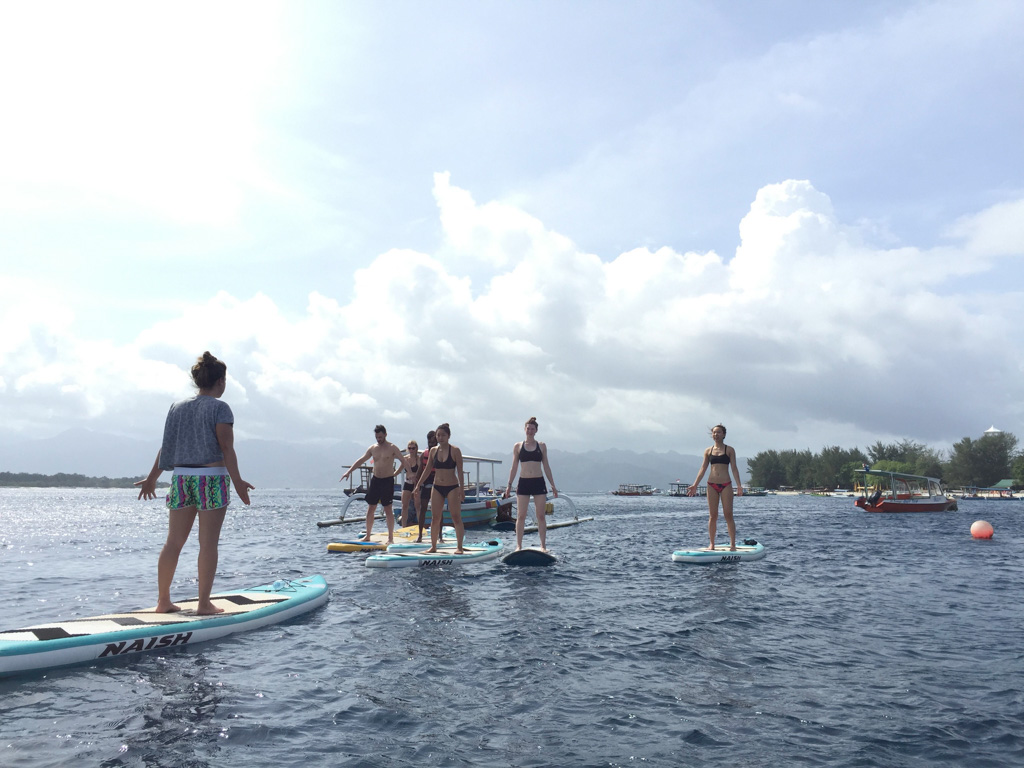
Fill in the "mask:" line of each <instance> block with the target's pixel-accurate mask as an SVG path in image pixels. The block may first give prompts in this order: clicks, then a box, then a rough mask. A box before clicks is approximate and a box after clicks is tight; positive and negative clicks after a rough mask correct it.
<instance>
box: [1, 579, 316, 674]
mask: <svg viewBox="0 0 1024 768" xmlns="http://www.w3.org/2000/svg"><path fill="white" fill-rule="evenodd" d="M327 597H328V593H327V582H326V581H325V580H324V579H323V577H322V576H310V577H307V578H303V579H295V580H292V581H287V580H278V581H276V582H274V583H273V584H268V585H264V586H261V587H252V588H249V589H244V590H240V591H238V592H221V593H218V594H215V595H213V596H212V598H211V600H212V602H213V604H214V605H216V606H217V607H218V608H221V609H223V612H222V613H217V614H209V615H199V614H197V613H196V607H197V606H198V599H196V598H193V599H191V600H180V601H178V602H177V605H178V606H180V607H181V609H182V610H180V611H175V612H173V613H157V612H156V611H155V610H154V608H147V609H142V610H135V611H124V612H121V613H107V614H102V615H100V616H88V617H83V618H69V619H61V620H59V621H54V622H49V623H46V624H35V625H32V626H28V627H22V628H19V629H10V630H3V631H0V677H2V676H4V675H8V674H15V673H18V672H26V671H36V670H41V669H49V668H52V667H59V666H66V665H69V664H76V663H80V662H84V661H91V660H94V659H100V658H105V657H113V656H119V655H123V654H127V653H135V652H138V651H149V650H159V649H166V648H170V647H174V646H179V645H186V644H192V643H197V642H202V641H205V640H212V639H215V638H217V637H223V636H225V635H230V634H234V633H236V632H243V631H246V630H249V629H256V628H257V627H261V626H265V625H267V624H274V623H277V622H280V621H285V620H286V619H289V618H291V617H292V616H297V615H299V614H301V613H305V612H306V611H309V610H312V609H313V608H316V607H317V606H319V605H322V604H323V603H324V602H326V600H327Z"/></svg>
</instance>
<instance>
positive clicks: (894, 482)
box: [853, 469, 956, 512]
mask: <svg viewBox="0 0 1024 768" xmlns="http://www.w3.org/2000/svg"><path fill="white" fill-rule="evenodd" d="M856 472H857V473H858V474H860V475H863V476H864V477H863V480H862V481H861V483H860V487H861V488H863V489H864V493H863V495H861V496H859V497H858V498H857V499H856V500H854V502H853V503H854V504H855V505H856V506H858V507H860V508H861V509H863V510H864V511H865V512H946V511H948V510H953V509H956V499H951V498H949V497H948V496H947V495H946V494H945V493H943V492H942V488H941V487H940V485H939V480H938V478H935V477H922V476H921V475H908V474H905V473H903V472H886V471H884V470H880V469H858V470H856Z"/></svg>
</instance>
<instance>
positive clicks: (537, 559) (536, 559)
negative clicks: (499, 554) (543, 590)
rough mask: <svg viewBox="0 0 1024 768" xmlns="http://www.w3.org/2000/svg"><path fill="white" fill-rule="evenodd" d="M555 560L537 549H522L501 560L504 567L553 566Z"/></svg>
mask: <svg viewBox="0 0 1024 768" xmlns="http://www.w3.org/2000/svg"><path fill="white" fill-rule="evenodd" d="M557 560H558V558H556V557H555V556H554V555H552V554H551V553H550V552H546V551H544V550H543V549H540V548H539V547H524V548H523V549H518V550H516V551H515V552H509V553H508V554H507V555H505V556H504V557H503V558H501V562H503V563H504V564H505V565H554V564H555V563H556V562H557Z"/></svg>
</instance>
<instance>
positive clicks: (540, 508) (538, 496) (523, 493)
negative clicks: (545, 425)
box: [505, 416, 558, 552]
mask: <svg viewBox="0 0 1024 768" xmlns="http://www.w3.org/2000/svg"><path fill="white" fill-rule="evenodd" d="M524 428H525V430H526V439H525V440H523V442H521V443H516V444H515V446H513V448H512V471H511V472H509V473H508V485H507V486H506V487H505V498H506V499H507V498H508V497H509V494H510V493H511V492H512V480H514V479H515V476H516V470H517V469H518V470H519V485H518V486H516V551H517V552H518V551H519V550H520V549H522V548H523V530H524V528H525V526H526V510H527V508H528V507H529V506H530V497H531V496H533V513H534V517H535V518H536V519H537V533H539V534H540V548H541V549H544V550H546V549H547V544H546V542H545V540H544V539H545V537H546V535H547V520H546V519H545V514H546V512H545V507H546V506H547V501H548V497H547V493H548V489H547V486H546V485H544V474H546V475H547V476H548V480H550V481H551V492H552V493H553V494H554V496H555V498H556V499H557V498H558V489H557V488H555V479H554V478H553V477H552V476H551V467H550V466H548V447H547V446H546V445H544V443H542V442H540V441H538V440H537V430H538V429H540V425H539V424H538V423H537V419H536V417H534V416H531V417H530V418H529V419H527V421H526V425H525V427H524ZM531 443H532V445H531ZM542 470H543V474H542Z"/></svg>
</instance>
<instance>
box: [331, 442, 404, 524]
mask: <svg viewBox="0 0 1024 768" xmlns="http://www.w3.org/2000/svg"><path fill="white" fill-rule="evenodd" d="M373 434H374V437H376V438H377V442H376V443H375V444H374V445H371V446H370V447H369V448H367V449H366V453H364V454H363V455H362V457H361V458H360V459H359V460H358V461H356V462H355V464H353V465H352V466H351V467H349V468H348V472H346V473H345V474H344V475H342V476H341V481H339V482H343V481H345V480H347V479H348V477H349V475H351V474H352V473H353V472H355V471H356V470H357V469H358V468H359V467H361V466H362V465H363V462H365V461H366V460H367V459H372V460H373V477H372V478H371V480H370V487H369V489H367V491H366V503H367V504H368V505H369V506H368V507H367V509H366V541H369V540H370V534H371V533H373V517H374V515H375V514H376V512H377V505H378V504H380V505H381V506H383V507H384V517H385V519H386V520H387V522H388V544H393V543H394V540H395V516H394V514H393V513H392V511H391V507H392V506H393V505H394V500H395V462H396V461H397V462H398V463H399V464H401V465H402V467H403V468H405V469H408V468H409V465H408V464H407V463H406V461H405V457H404V456H403V455H402V452H401V451H400V450H399V448H398V446H397V445H395V444H394V443H389V442H388V431H387V430H386V429H384V426H383V425H381V424H378V425H377V426H376V427H374V429H373Z"/></svg>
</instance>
